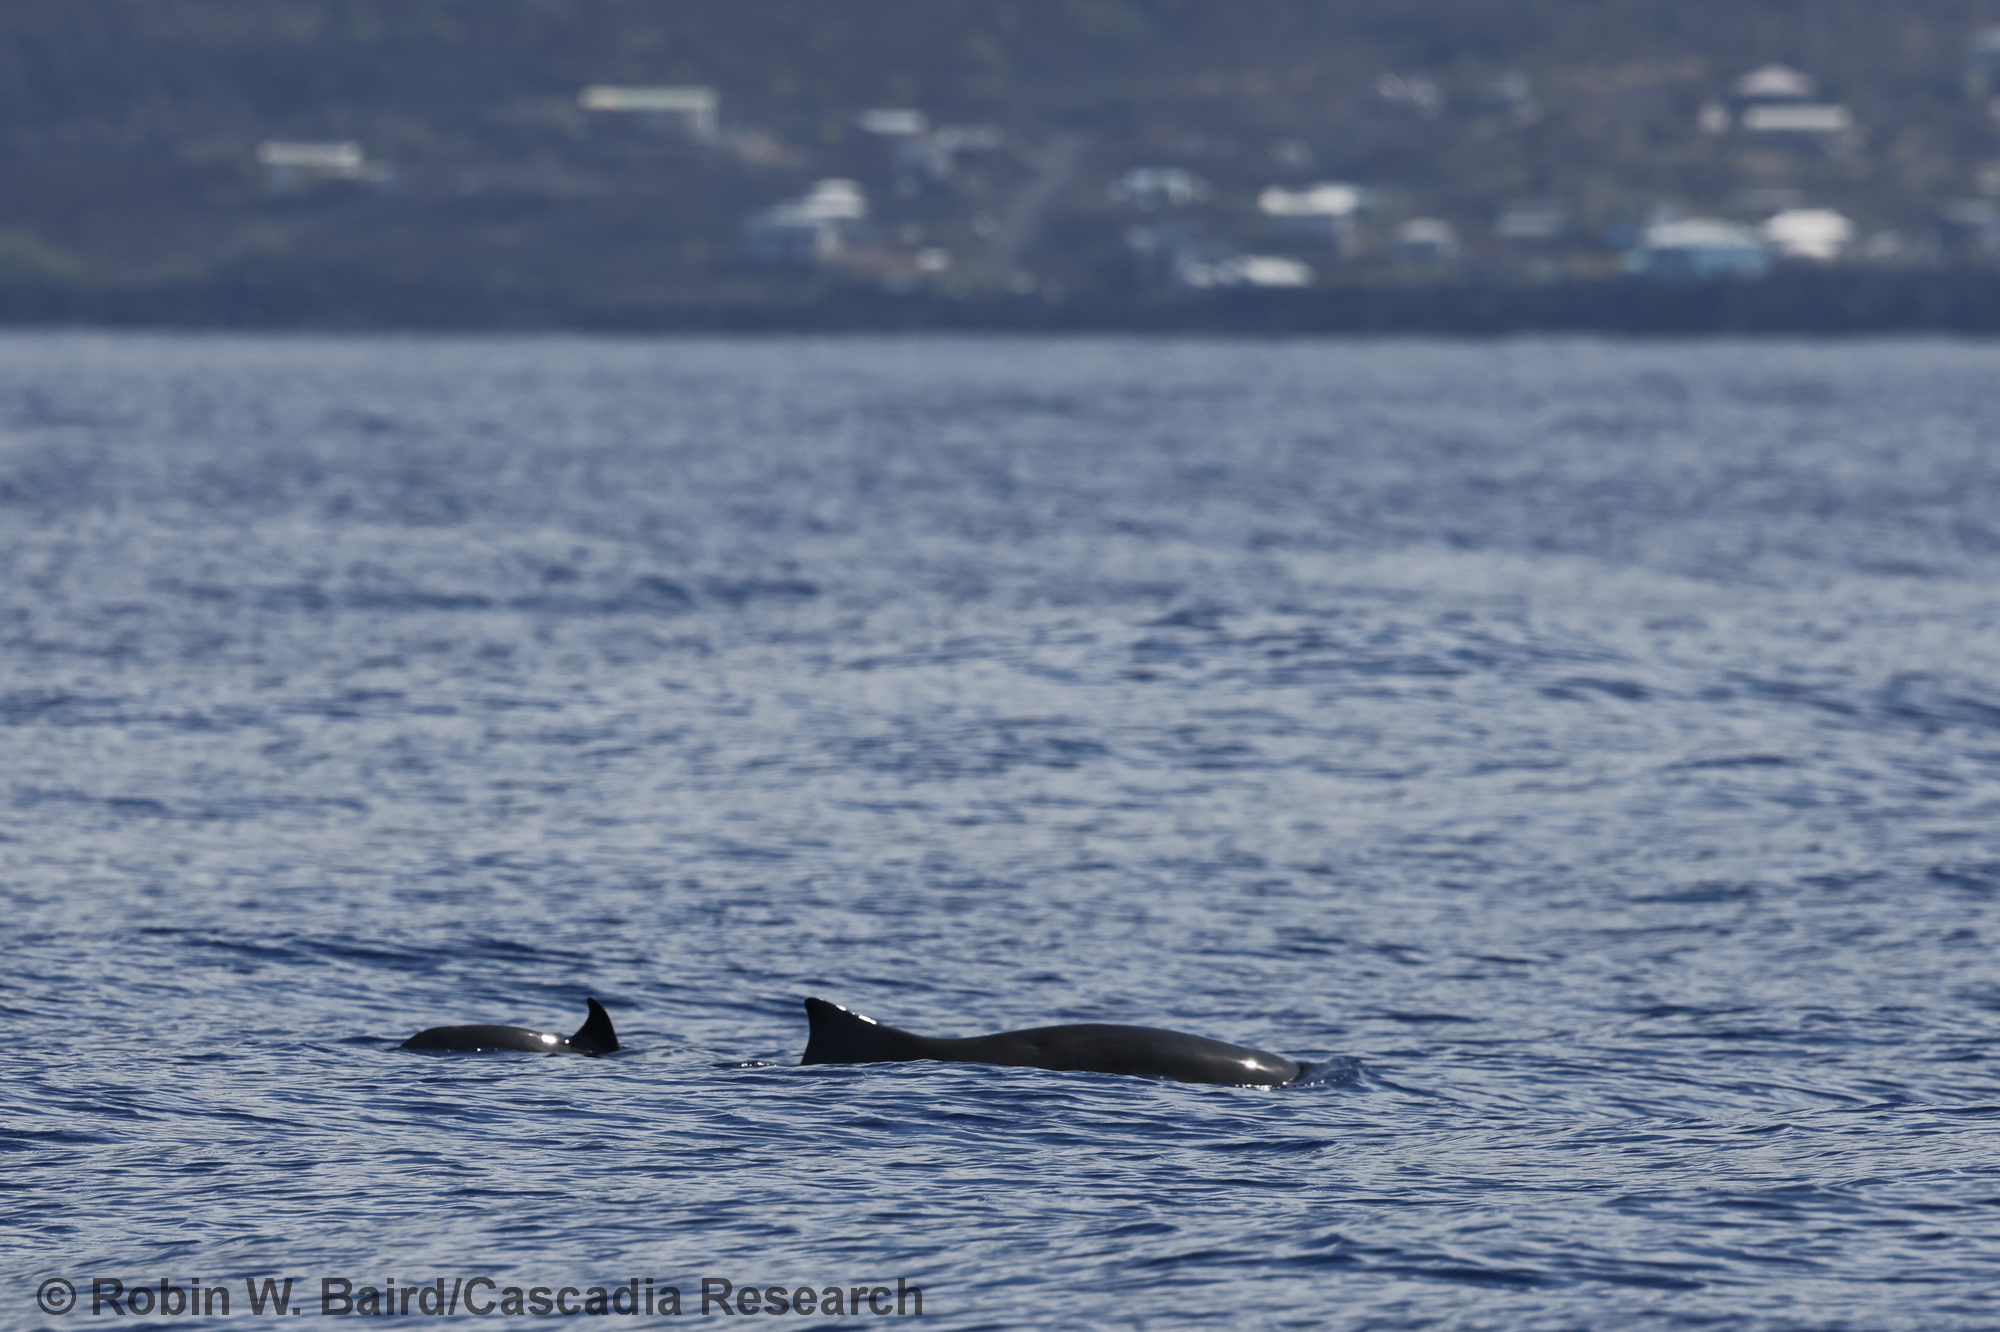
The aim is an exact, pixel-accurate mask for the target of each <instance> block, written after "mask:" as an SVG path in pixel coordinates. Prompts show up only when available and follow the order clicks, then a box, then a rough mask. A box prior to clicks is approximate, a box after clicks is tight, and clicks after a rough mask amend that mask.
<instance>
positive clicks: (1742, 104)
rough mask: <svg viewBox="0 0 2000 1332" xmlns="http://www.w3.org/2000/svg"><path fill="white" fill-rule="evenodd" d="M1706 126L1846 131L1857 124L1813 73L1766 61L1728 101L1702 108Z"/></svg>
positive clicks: (1767, 131)
mask: <svg viewBox="0 0 2000 1332" xmlns="http://www.w3.org/2000/svg"><path fill="white" fill-rule="evenodd" d="M1701 125H1702V128H1703V129H1705V130H1707V131H1709V132H1710V133H1712V134H1726V133H1729V132H1730V131H1732V130H1735V131H1739V132H1741V133H1744V134H1751V135H1760V136H1768V135H1792V136H1798V135H1804V136H1841V135H1845V134H1846V133H1847V132H1848V131H1850V130H1852V129H1853V128H1854V113H1853V112H1851V111H1849V110H1848V109H1847V107H1845V106H1844V105H1842V104H1841V103H1839V102H1828V101H1825V100H1822V99H1821V97H1820V95H1819V84H1818V83H1817V82H1816V81H1815V80H1814V79H1813V77H1812V76H1811V75H1810V74H1805V73H1802V72H1800V71H1799V70H1796V69H1793V68H1791V67H1790V66H1789V65H1760V66H1759V67H1757V68H1756V69H1753V70H1751V71H1750V72H1749V73H1747V74H1745V75H1743V76H1742V77H1740V78H1738V79H1737V80H1736V82H1735V84H1734V85H1732V86H1731V88H1730V90H1729V98H1728V100H1727V101H1726V102H1710V103H1708V104H1707V105H1706V106H1704V107H1703V108H1702V110H1701Z"/></svg>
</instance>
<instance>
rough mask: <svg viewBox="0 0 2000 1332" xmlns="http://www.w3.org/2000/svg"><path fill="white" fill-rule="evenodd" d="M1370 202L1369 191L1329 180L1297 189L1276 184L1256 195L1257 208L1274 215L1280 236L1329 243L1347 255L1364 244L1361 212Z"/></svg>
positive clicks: (1305, 242) (1298, 241)
mask: <svg viewBox="0 0 2000 1332" xmlns="http://www.w3.org/2000/svg"><path fill="white" fill-rule="evenodd" d="M1368 205H1369V195H1368V191H1366V190H1364V189H1362V188H1361V187H1360V186H1358V185H1346V184H1340V183H1336V182H1330V181H1329V182H1323V183H1321V184H1318V185H1308V186H1306V187H1305V188H1304V189H1297V190H1288V189H1285V188H1284V187H1282V186H1278V185H1273V186H1271V187H1270V188H1268V189H1266V190H1264V191H1263V192H1262V193H1261V194H1259V195H1258V196H1257V211H1258V212H1260V213H1262V214H1263V215H1264V216H1265V217H1268V218H1270V219H1271V224H1272V230H1273V231H1274V232H1275V233H1276V234H1277V236H1278V237H1279V239H1281V240H1286V241H1290V242H1292V243H1294V244H1300V245H1325V246H1330V247H1332V248H1333V249H1335V250H1338V251H1340V252H1341V253H1342V254H1346V255H1351V254H1353V253H1354V252H1355V251H1357V250H1359V249H1360V247H1361V215H1362V213H1363V212H1364V211H1365V210H1366V209H1367V207H1368Z"/></svg>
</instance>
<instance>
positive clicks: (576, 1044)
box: [398, 999, 618, 1055]
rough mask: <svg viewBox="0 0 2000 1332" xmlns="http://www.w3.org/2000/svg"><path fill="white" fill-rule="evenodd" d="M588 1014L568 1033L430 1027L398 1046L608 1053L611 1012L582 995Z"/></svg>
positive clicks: (612, 1047)
mask: <svg viewBox="0 0 2000 1332" xmlns="http://www.w3.org/2000/svg"><path fill="white" fill-rule="evenodd" d="M584 1002H585V1003H587V1004H589V1005H590V1016H589V1017H587V1018H585V1019H584V1021H583V1025H582V1026H581V1027H578V1028H577V1029H576V1033H575V1034H574V1035H571V1036H557V1035H554V1034H553V1033H551V1032H546V1031H532V1030H530V1029H529V1028H527V1027H497V1026H478V1027H431V1028H430V1029H428V1030H426V1031H420V1032H418V1033H417V1034H416V1035H414V1036H412V1037H410V1039H409V1040H407V1041H404V1042H403V1044H402V1045H401V1046H400V1047H398V1048H400V1049H404V1050H526V1051H529V1052H531V1053H534V1054H586V1055H601V1054H611V1053H613V1052H614V1051H616V1050H617V1049H618V1033H617V1032H615V1031H613V1030H612V1029H611V1014H609V1013H607V1012H605V1011H604V1005H603V1004H600V1003H598V1002H597V1001H596V1000H595V999H586V1000H584Z"/></svg>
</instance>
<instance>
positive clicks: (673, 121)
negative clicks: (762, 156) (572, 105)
mask: <svg viewBox="0 0 2000 1332" xmlns="http://www.w3.org/2000/svg"><path fill="white" fill-rule="evenodd" d="M576 100H577V104H578V105H579V106H581V107H582V108H583V109H584V110H586V111H590V112H593V113H596V114H599V115H605V116H612V117H618V118H629V119H633V120H636V121H638V122H639V123H640V124H644V125H646V126H648V127H649V128H654V129H664V130H679V131H680V132H682V133H684V134H686V135H687V136H688V137H689V138H692V139H703V140H706V139H712V138H714V137H715V132H716V128H717V124H718V117H719V114H720V111H721V106H722V99H721V98H720V97H719V96H717V95H716V91H715V89H713V88H703V87H696V86H673V85H665V84H661V85H641V86H622V85H617V84H608V83H600V84H593V85H592V86H590V87H588V88H585V89H584V90H583V91H582V92H580V93H578V94H577V98H576Z"/></svg>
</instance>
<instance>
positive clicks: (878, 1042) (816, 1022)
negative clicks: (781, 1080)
mask: <svg viewBox="0 0 2000 1332" xmlns="http://www.w3.org/2000/svg"><path fill="white" fill-rule="evenodd" d="M806 1020H807V1021H808V1022H809V1023H810V1024H811V1034H810V1035H809V1036H808V1037H807V1038H806V1053H805V1057H804V1058H802V1059H800V1060H799V1063H800V1064H801V1065H804V1064H892V1063H902V1062H905V1061H908V1060H912V1059H938V1060H943V1061H945V1062H948V1063H960V1064H1006V1065H1010V1066H1012V1067H1015V1068H1048V1069H1054V1070H1056V1071H1057V1072H1062V1073H1125V1074H1129V1075H1131V1076H1133V1077H1140V1078H1172V1079H1173V1080H1174V1081H1176V1082H1214V1083H1223V1084H1227V1085H1232V1086H1254V1087H1277V1086H1281V1085H1283V1084H1284V1083H1287V1082H1292V1081H1295V1080H1296V1079H1297V1078H1298V1076H1299V1075H1300V1074H1301V1073H1303V1072H1305V1066H1304V1065H1302V1064H1298V1063H1295V1062H1293V1061H1292V1060H1290V1059H1286V1058H1284V1057H1283V1056H1281V1055H1274V1054H1266V1053H1265V1052H1264V1051H1262V1050H1252V1049H1249V1048H1248V1047H1246V1046H1241V1045H1231V1044H1229V1043H1228V1042H1227V1041H1212V1040H1209V1039H1208V1038H1207V1037H1206V1036H1190V1035H1188V1034H1187V1033H1185V1032H1179V1031H1162V1030H1161V1029H1160V1028H1158V1027H1121V1026H1114V1025H1112V1024H1110V1023H1104V1022H1079V1023H1075V1024H1073V1025H1070V1026H1063V1027H1032V1028H1030V1029H1028V1030H1027V1031H1003V1032H998V1033H996V1034H994V1035H992V1036H964V1037H958V1038H952V1037H937V1036H919V1035H917V1034H916V1033H914V1032H908V1031H898V1030H897V1029H896V1028H894V1027H887V1026H884V1025H883V1024H881V1023H880V1022H877V1021H876V1020H875V1019H874V1018H869V1017H863V1016H861V1014H859V1013H851V1012H849V1011H848V1010H847V1009H845V1008H842V1007H840V1005H838V1004H830V1003H828V1002H827V1001H826V1000H824V999H808V1000H806Z"/></svg>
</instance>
